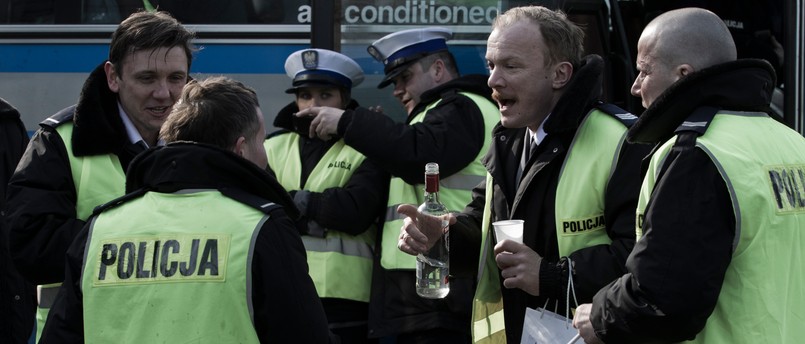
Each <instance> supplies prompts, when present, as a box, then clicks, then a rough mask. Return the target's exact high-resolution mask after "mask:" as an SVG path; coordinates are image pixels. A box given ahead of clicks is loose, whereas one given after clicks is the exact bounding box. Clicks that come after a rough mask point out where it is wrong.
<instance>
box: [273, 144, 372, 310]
mask: <svg viewBox="0 0 805 344" xmlns="http://www.w3.org/2000/svg"><path fill="white" fill-rule="evenodd" d="M299 140H300V137H299V135H298V134H296V133H290V132H289V133H284V134H281V135H278V136H274V137H271V138H269V139H268V140H266V141H265V143H264V146H265V148H266V154H267V155H268V165H269V167H271V169H272V170H273V171H274V172H275V173H276V175H277V180H278V181H279V182H280V184H281V185H282V186H283V187H284V188H285V189H286V190H301V189H303V190H308V191H312V192H322V191H324V190H326V189H328V188H332V187H342V186H344V185H346V184H347V182H348V181H349V179H350V177H352V174H353V172H355V169H357V168H358V166H360V165H361V163H363V161H364V160H365V159H366V157H365V156H364V155H363V154H361V153H359V152H358V151H356V150H355V149H353V148H352V147H349V146H347V145H346V144H344V141H343V140H339V141H338V142H336V143H335V144H334V145H333V146H332V147H330V149H328V150H327V152H326V153H325V154H324V156H323V157H322V158H321V160H319V162H318V163H317V164H316V167H315V168H313V171H311V173H310V176H308V179H307V182H306V183H305V187H304V188H302V187H301V185H300V180H301V177H302V160H301V157H300V155H299ZM326 233H327V235H326V236H325V237H324V238H318V237H313V236H309V235H303V236H302V242H303V243H304V244H305V250H306V251H307V263H308V266H310V272H309V273H310V277H311V278H312V279H313V284H315V285H316V291H317V292H318V294H319V297H327V298H339V299H347V300H354V301H360V302H369V293H370V291H371V285H372V254H373V250H374V242H375V236H376V235H377V228H375V226H374V225H373V226H372V227H371V228H369V229H367V230H366V231H364V232H363V233H361V234H359V235H349V234H346V233H344V232H340V231H336V230H328V231H327V232H326ZM345 276H349V277H345Z"/></svg>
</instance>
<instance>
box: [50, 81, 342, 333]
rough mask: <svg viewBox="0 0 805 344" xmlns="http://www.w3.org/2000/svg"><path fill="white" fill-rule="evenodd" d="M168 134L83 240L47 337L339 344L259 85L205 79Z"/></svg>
mask: <svg viewBox="0 0 805 344" xmlns="http://www.w3.org/2000/svg"><path fill="white" fill-rule="evenodd" d="M212 128H214V130H210V129H212ZM160 137H161V138H163V139H164V140H165V141H166V142H169V143H170V144H168V145H167V146H165V147H158V148H154V149H151V150H148V151H146V152H144V153H143V154H141V155H139V156H138V157H137V158H136V159H135V160H134V161H133V162H132V163H131V166H130V168H129V170H128V174H127V179H126V191H127V192H128V193H127V194H126V195H125V196H123V197H120V198H118V199H116V200H113V201H111V202H109V203H107V204H105V205H102V206H100V207H98V208H97V209H96V210H95V211H94V213H93V215H92V217H91V218H90V220H89V222H88V224H87V226H85V227H84V229H82V231H81V232H80V233H79V235H78V237H77V239H76V241H74V243H73V245H72V246H70V248H69V250H68V253H67V269H66V270H67V273H66V276H65V280H64V285H63V286H62V288H61V291H60V292H59V294H58V296H57V297H56V300H55V302H54V305H53V309H52V311H51V312H50V317H49V318H48V322H47V324H46V326H45V332H44V334H43V336H42V343H51V342H52V343H65V342H70V343H72V342H79V343H80V342H86V343H111V342H120V341H133V342H142V343H155V342H166V343H179V342H188V341H189V342H196V343H261V342H262V343H327V342H329V336H330V333H329V330H328V328H327V318H326V316H325V314H324V309H323V308H322V306H321V302H320V301H319V298H318V296H316V288H315V287H314V285H313V282H312V280H311V279H310V276H308V270H307V269H308V267H307V264H306V261H305V249H304V246H303V245H302V240H301V239H300V237H299V233H298V232H297V230H296V227H295V226H294V222H293V220H292V219H294V218H295V217H296V216H297V215H298V214H297V210H296V208H295V207H294V205H293V201H292V200H291V198H290V196H289V195H288V193H287V192H285V190H284V189H283V188H282V186H281V185H280V184H279V183H277V181H276V179H274V178H272V177H271V176H270V175H269V174H268V172H266V171H265V165H266V153H265V150H264V149H263V139H264V137H265V126H264V124H263V113H262V112H261V111H260V108H259V104H258V101H257V95H256V94H255V93H254V90H252V89H250V88H248V87H246V86H244V85H243V84H241V83H239V82H237V81H234V80H231V79H227V78H224V77H215V78H210V79H206V80H203V81H193V82H191V83H190V84H188V85H187V87H185V90H184V92H183V93H182V97H181V98H180V100H179V102H178V103H177V105H176V106H175V108H174V110H173V112H172V113H171V115H170V116H169V117H168V119H167V120H166V121H165V125H164V127H163V128H162V131H161V132H160ZM85 253H86V254H85Z"/></svg>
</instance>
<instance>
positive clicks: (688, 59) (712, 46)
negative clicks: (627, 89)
mask: <svg viewBox="0 0 805 344" xmlns="http://www.w3.org/2000/svg"><path fill="white" fill-rule="evenodd" d="M736 56H737V53H736V51H735V42H733V40H732V36H731V35H730V32H729V30H727V26H726V25H724V22H723V21H721V19H719V18H718V16H716V15H715V14H713V12H710V11H707V10H704V9H701V8H683V9H679V10H674V11H669V12H666V13H663V14H662V15H660V16H659V17H657V18H656V19H654V20H652V21H651V22H650V23H649V24H648V25H647V26H646V28H645V29H644V30H643V34H641V35H640V40H639V41H638V42H637V71H638V72H639V73H640V74H638V76H637V78H636V79H635V82H634V84H633V85H632V94H633V95H635V96H637V97H640V98H641V99H642V102H643V107H646V108H648V107H649V106H650V105H651V104H652V103H653V102H654V101H655V100H656V99H657V98H658V97H659V96H660V95H662V93H663V92H665V90H666V89H668V87H670V86H671V85H672V84H673V83H675V82H676V81H677V80H679V79H681V78H683V77H684V76H686V75H688V74H690V73H693V72H695V71H697V70H701V69H704V68H707V67H710V66H713V65H716V64H720V63H725V62H729V61H734V60H735V59H736Z"/></svg>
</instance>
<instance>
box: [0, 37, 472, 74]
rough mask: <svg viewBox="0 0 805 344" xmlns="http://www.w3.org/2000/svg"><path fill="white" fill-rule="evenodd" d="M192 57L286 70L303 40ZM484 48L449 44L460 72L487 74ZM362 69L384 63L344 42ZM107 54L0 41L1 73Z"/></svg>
mask: <svg viewBox="0 0 805 344" xmlns="http://www.w3.org/2000/svg"><path fill="white" fill-rule="evenodd" d="M199 46H200V47H201V48H202V50H201V51H199V52H198V53H196V57H195V59H194V60H193V67H192V69H191V72H193V73H205V74H214V73H227V74H230V73H231V74H263V73H267V74H285V59H286V58H287V57H288V55H290V54H291V53H293V52H294V51H296V50H299V49H304V48H307V45H301V44H300V45H290V44H282V45H280V44H207V45H199ZM484 50H485V47H476V46H453V47H450V51H451V52H453V54H454V55H455V56H456V60H457V61H458V62H459V68H460V71H461V73H462V74H469V73H480V74H485V73H486V63H485V62H484V61H483V54H484ZM343 52H344V53H345V54H346V55H348V56H352V57H353V58H354V59H355V60H356V62H358V64H360V65H361V67H362V68H363V69H364V73H366V74H369V75H372V74H381V75H382V73H383V65H382V64H381V63H380V62H377V61H375V60H373V59H372V58H371V57H370V56H369V54H368V53H366V48H365V47H363V46H357V45H344V47H343ZM108 54H109V46H108V45H106V44H0V57H1V58H0V73H88V72H90V71H92V69H93V68H95V67H96V66H97V65H98V64H99V63H101V62H103V61H104V60H105V59H106V58H107V57H108Z"/></svg>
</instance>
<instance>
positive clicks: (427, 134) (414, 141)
mask: <svg viewBox="0 0 805 344" xmlns="http://www.w3.org/2000/svg"><path fill="white" fill-rule="evenodd" d="M458 92H470V93H474V94H478V95H481V96H483V97H486V98H488V99H490V101H492V100H491V94H492V91H491V89H489V87H488V86H487V85H486V77H485V76H482V75H471V76H464V77H461V78H458V79H454V80H452V81H450V82H448V83H446V84H443V85H441V86H439V87H436V88H434V89H431V90H429V91H427V92H425V93H423V94H422V96H421V100H420V103H419V104H418V105H417V106H416V107H415V108H414V109H413V111H412V112H411V114H410V115H409V117H408V121H410V120H411V119H413V118H414V117H415V116H416V115H417V114H418V113H420V112H421V111H423V110H424V109H425V107H427V106H428V105H430V104H432V103H433V102H435V101H437V100H439V99H441V102H440V103H439V105H438V106H436V107H435V108H433V109H431V110H430V111H429V112H428V114H427V115H426V116H425V118H424V120H423V121H422V122H420V123H414V124H408V123H397V122H394V121H393V120H392V119H390V118H389V117H387V116H382V115H379V114H377V113H376V112H373V111H369V110H368V109H365V108H357V109H355V110H352V111H349V110H348V111H346V112H344V114H343V116H342V117H341V120H340V121H339V122H338V134H339V135H341V137H343V138H344V141H345V142H346V143H347V144H348V145H350V146H352V147H353V148H355V149H356V150H358V151H359V152H361V153H363V154H364V155H366V157H367V158H368V159H369V160H372V161H373V162H374V163H375V164H377V165H378V166H380V167H381V168H382V169H384V170H386V171H388V172H389V173H391V174H392V175H394V176H398V177H400V178H402V179H403V180H404V181H405V182H406V183H409V184H422V183H423V182H424V178H425V177H424V172H423V171H424V166H425V164H427V163H429V162H434V161H438V162H439V170H440V172H441V173H440V174H441V177H442V178H447V177H449V176H450V175H452V174H454V173H456V172H458V171H460V170H461V169H463V168H464V167H465V166H467V165H468V164H469V163H470V162H472V160H473V159H475V157H476V156H477V155H478V153H479V152H480V150H481V147H482V146H483V144H484V136H485V135H487V133H485V132H484V118H483V115H482V114H481V111H480V109H478V106H476V105H475V103H474V102H473V101H472V100H470V99H469V98H467V97H465V96H463V95H461V94H458ZM383 204H384V205H385V202H384V203H383ZM381 235H394V236H397V235H399V232H397V233H381V234H380V235H378V245H376V251H375V255H376V259H375V269H374V271H373V273H372V279H373V281H372V296H371V300H370V306H369V307H370V310H369V315H370V316H369V335H370V337H381V336H387V335H394V334H401V333H410V332H415V331H422V330H429V329H438V328H442V329H450V330H453V331H457V332H461V333H467V335H469V324H470V313H471V309H470V307H471V299H472V294H473V291H474V280H473V279H472V278H466V279H458V280H451V282H450V294H448V296H447V297H446V298H445V299H441V300H429V299H424V298H422V297H419V296H418V295H417V294H416V291H415V288H414V286H415V282H414V279H415V273H414V271H410V270H409V271H386V270H384V269H382V268H381V267H380V254H381V252H380V244H379V243H380V236H381Z"/></svg>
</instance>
